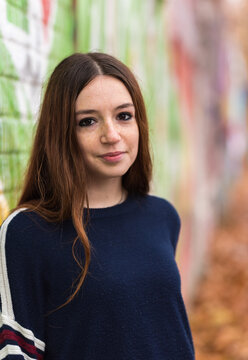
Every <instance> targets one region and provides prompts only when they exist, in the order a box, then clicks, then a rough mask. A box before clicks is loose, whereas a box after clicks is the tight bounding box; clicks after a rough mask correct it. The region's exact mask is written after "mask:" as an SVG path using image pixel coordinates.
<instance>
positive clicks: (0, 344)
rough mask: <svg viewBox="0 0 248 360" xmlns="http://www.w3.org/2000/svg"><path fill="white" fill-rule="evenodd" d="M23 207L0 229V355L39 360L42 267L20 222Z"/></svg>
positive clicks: (42, 343) (36, 251) (41, 348)
mask: <svg viewBox="0 0 248 360" xmlns="http://www.w3.org/2000/svg"><path fill="white" fill-rule="evenodd" d="M23 210H24V209H19V210H17V211H15V212H13V213H12V214H11V215H10V216H9V217H8V218H7V219H6V220H5V222H4V223H3V224H2V226H1V229H0V298H1V308H0V310H1V311H0V359H9V360H11V359H13V360H21V359H39V360H41V359H43V356H44V351H45V342H44V314H43V309H44V307H43V301H44V300H43V298H44V296H42V291H43V289H42V287H43V285H42V268H41V260H39V255H38V252H39V251H38V249H36V248H35V246H33V244H35V243H34V242H32V236H31V233H30V231H26V229H28V226H27V225H25V226H23ZM24 223H25V221H24ZM26 234H28V235H27V236H26ZM33 236H34V234H33Z"/></svg>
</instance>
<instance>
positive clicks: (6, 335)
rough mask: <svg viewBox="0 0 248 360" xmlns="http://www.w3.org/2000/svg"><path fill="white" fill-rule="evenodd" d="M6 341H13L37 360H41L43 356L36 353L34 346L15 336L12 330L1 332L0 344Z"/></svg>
mask: <svg viewBox="0 0 248 360" xmlns="http://www.w3.org/2000/svg"><path fill="white" fill-rule="evenodd" d="M8 340H14V341H15V342H16V343H17V344H18V345H19V346H20V347H22V348H23V349H24V350H25V351H28V352H29V353H30V354H32V355H35V356H36V358H37V359H38V360H42V359H43V356H42V355H40V354H39V353H38V352H37V350H36V347H35V346H34V345H31V344H29V343H27V342H26V341H25V340H24V339H23V338H22V337H21V336H19V335H17V334H16V333H15V332H14V331H12V330H2V332H1V334H0V344H2V343H3V342H4V341H8Z"/></svg>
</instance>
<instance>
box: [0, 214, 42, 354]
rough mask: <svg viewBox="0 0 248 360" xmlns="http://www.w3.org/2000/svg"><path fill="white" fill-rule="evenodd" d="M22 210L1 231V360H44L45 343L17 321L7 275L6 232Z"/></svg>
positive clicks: (8, 220)
mask: <svg viewBox="0 0 248 360" xmlns="http://www.w3.org/2000/svg"><path fill="white" fill-rule="evenodd" d="M22 210H23V209H20V210H17V211H15V212H14V213H12V214H11V215H10V216H9V217H8V218H7V220H6V221H5V222H4V223H3V224H2V226H1V230H0V250H1V253H0V295H1V311H0V359H27V360H29V359H30V360H33V359H37V360H42V359H43V358H44V357H43V355H44V351H45V343H44V342H43V341H41V340H39V339H37V338H36V337H35V336H34V334H33V332H32V331H31V330H29V329H26V328H24V327H22V326H21V325H20V324H19V323H18V322H17V321H16V320H15V316H14V310H13V306H12V298H11V291H10V284H9V280H8V273H7V265H6V254H5V242H6V232H7V228H8V225H9V223H10V221H11V220H12V219H13V218H14V217H15V216H16V215H17V214H18V213H19V212H20V211H22Z"/></svg>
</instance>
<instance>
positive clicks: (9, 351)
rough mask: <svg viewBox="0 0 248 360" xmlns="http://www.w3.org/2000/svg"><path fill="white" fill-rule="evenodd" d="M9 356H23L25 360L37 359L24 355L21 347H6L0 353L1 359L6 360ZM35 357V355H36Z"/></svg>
mask: <svg viewBox="0 0 248 360" xmlns="http://www.w3.org/2000/svg"><path fill="white" fill-rule="evenodd" d="M8 355H22V356H23V359H25V360H34V359H35V357H34V358H33V357H30V356H28V355H27V354H24V353H23V352H22V350H21V349H20V348H19V346H16V345H6V346H5V347H4V348H2V350H1V351H0V359H4V358H5V357H7V356H8ZM34 356H35V355H34Z"/></svg>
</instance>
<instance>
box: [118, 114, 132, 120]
mask: <svg viewBox="0 0 248 360" xmlns="http://www.w3.org/2000/svg"><path fill="white" fill-rule="evenodd" d="M118 118H119V120H124V121H126V120H130V119H131V118H132V114H130V113H129V112H122V113H120V114H118Z"/></svg>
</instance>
